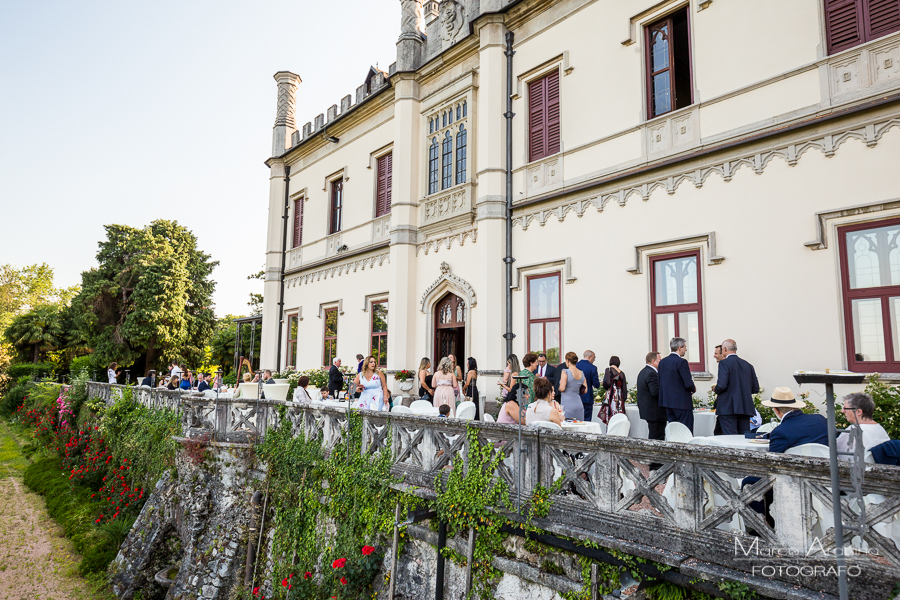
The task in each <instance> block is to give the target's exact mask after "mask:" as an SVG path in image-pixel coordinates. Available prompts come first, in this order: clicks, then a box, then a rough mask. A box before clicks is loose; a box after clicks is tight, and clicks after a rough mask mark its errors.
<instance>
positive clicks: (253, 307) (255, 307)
mask: <svg viewBox="0 0 900 600" xmlns="http://www.w3.org/2000/svg"><path fill="white" fill-rule="evenodd" d="M247 279H258V280H259V281H265V279H266V269H265V267H263V268H262V269H260V270H259V272H258V273H253V274H252V275H247ZM247 306H249V307H250V314H251V315H259V314H262V309H263V295H262V294H255V293H253V292H250V302H248V303H247Z"/></svg>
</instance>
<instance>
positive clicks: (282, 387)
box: [263, 383, 291, 400]
mask: <svg viewBox="0 0 900 600" xmlns="http://www.w3.org/2000/svg"><path fill="white" fill-rule="evenodd" d="M290 389H291V384H289V383H269V384H266V385H263V394H265V396H266V400H287V395H288V391H290Z"/></svg>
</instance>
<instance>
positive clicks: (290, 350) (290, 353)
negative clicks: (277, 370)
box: [284, 314, 298, 367]
mask: <svg viewBox="0 0 900 600" xmlns="http://www.w3.org/2000/svg"><path fill="white" fill-rule="evenodd" d="M297 317H298V315H297V314H293V315H288V316H287V338H288V339H287V355H285V357H284V365H285V366H286V367H296V366H297V323H298V319H297Z"/></svg>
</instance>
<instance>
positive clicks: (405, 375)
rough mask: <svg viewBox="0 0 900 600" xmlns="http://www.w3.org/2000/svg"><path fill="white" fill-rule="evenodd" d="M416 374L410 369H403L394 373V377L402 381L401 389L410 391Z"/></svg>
mask: <svg viewBox="0 0 900 600" xmlns="http://www.w3.org/2000/svg"><path fill="white" fill-rule="evenodd" d="M415 376H416V374H415V373H413V372H412V371H410V370H409V369H403V370H402V371H397V372H396V373H394V379H396V380H397V381H399V382H400V389H401V390H402V391H404V392H408V391H409V390H411V389H412V387H413V382H412V379H413V378H414V377H415Z"/></svg>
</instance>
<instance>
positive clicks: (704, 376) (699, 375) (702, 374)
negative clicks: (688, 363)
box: [691, 371, 713, 381]
mask: <svg viewBox="0 0 900 600" xmlns="http://www.w3.org/2000/svg"><path fill="white" fill-rule="evenodd" d="M712 378H713V374H712V373H709V372H708V371H692V372H691V379H696V380H699V381H711V380H712Z"/></svg>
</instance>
